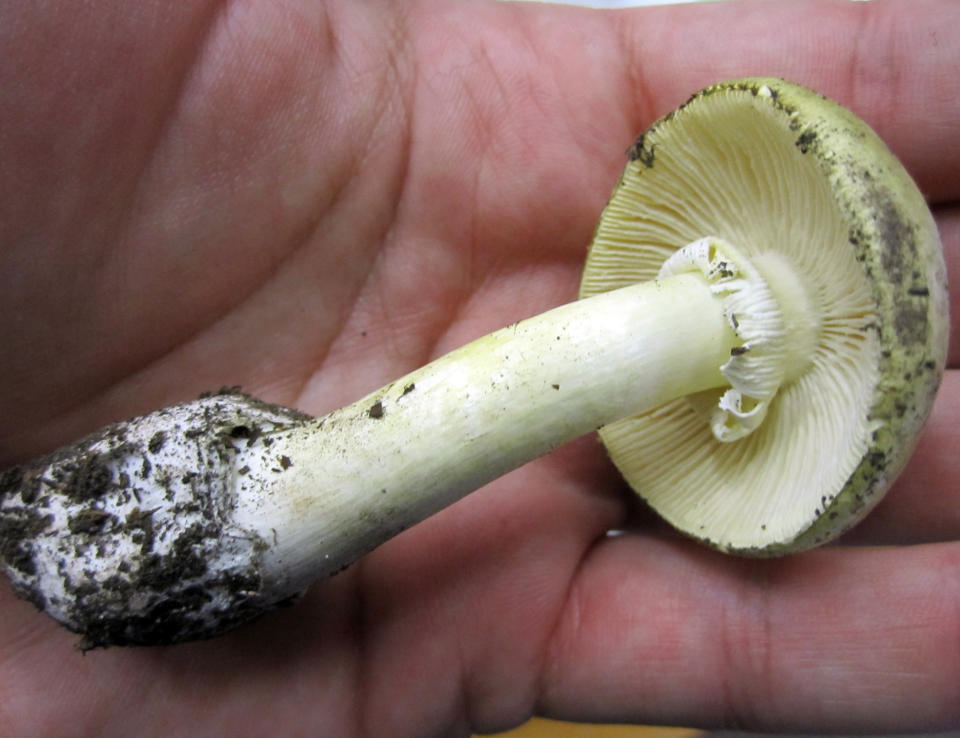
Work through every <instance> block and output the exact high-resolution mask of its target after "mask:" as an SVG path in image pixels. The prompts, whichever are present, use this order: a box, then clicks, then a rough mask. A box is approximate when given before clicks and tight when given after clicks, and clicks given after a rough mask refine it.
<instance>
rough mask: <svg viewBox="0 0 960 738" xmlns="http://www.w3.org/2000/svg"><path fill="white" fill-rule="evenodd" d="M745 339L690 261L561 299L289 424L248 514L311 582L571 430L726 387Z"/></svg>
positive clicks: (289, 566)
mask: <svg viewBox="0 0 960 738" xmlns="http://www.w3.org/2000/svg"><path fill="white" fill-rule="evenodd" d="M738 342H739V339H738V338H737V336H736V335H735V333H734V331H733V330H732V329H731V326H730V323H729V320H728V318H727V317H726V316H725V315H724V307H723V303H722V300H720V299H718V298H717V297H716V296H715V295H714V294H713V293H712V292H711V290H710V287H709V286H708V284H707V283H706V282H705V281H704V280H703V279H702V278H701V277H699V276H698V275H693V274H681V275H677V276H673V277H669V278H667V279H664V280H657V281H654V282H649V283H645V284H638V285H634V286H631V287H626V288H623V289H620V290H617V291H614V292H609V293H605V294H602V295H598V296H596V297H592V298H589V299H587V300H582V301H579V302H574V303H571V304H568V305H564V306H562V307H559V308H556V309H554V310H550V311H549V312H546V313H543V314H541V315H538V316H536V317H533V318H530V319H528V320H524V321H521V322H519V323H516V324H515V325H512V326H509V327H507V328H503V329H501V330H498V331H496V332H494V333H492V334H490V335H487V336H485V337H483V338H480V339H478V340H476V341H474V342H473V343H470V344H468V345H466V346H464V347H462V348H460V349H459V350H456V351H454V352H452V353H450V354H447V355H446V356H443V357H441V358H439V359H437V360H435V361H433V362H432V363H430V364H428V365H427V366H425V367H423V368H421V369H418V370H416V371H414V372H413V373H411V374H409V375H407V376H406V377H404V378H402V379H400V380H398V381H396V382H393V383H391V384H389V385H387V386H386V387H384V388H382V389H380V390H378V391H376V392H374V393H372V394H371V395H369V396H367V397H366V398H364V399H362V400H360V401H359V402H356V403H354V404H352V405H350V406H348V407H345V408H343V409H341V410H337V411H335V412H333V413H331V414H330V415H327V416H325V417H323V418H318V419H316V420H312V421H309V422H307V423H305V424H303V425H301V426H299V427H297V428H294V429H291V430H289V431H285V432H284V433H283V434H282V435H281V437H279V438H277V439H276V441H275V443H274V446H273V455H274V456H275V455H276V454H278V453H282V454H284V455H285V456H286V458H287V459H289V464H288V468H287V469H285V470H283V471H282V472H281V473H276V472H271V471H270V470H269V469H266V468H263V467H260V468H258V469H252V470H251V471H250V472H249V473H248V475H247V476H246V478H245V479H244V480H243V481H241V490H242V491H241V494H240V498H241V499H244V500H249V501H250V503H251V504H247V505H244V507H243V510H244V513H243V514H242V515H240V516H239V518H238V522H239V523H240V524H241V525H242V526H243V527H248V528H251V529H260V530H261V531H262V532H263V533H266V531H271V533H270V535H271V536H272V535H273V534H272V531H276V535H275V541H276V545H275V546H273V547H272V548H271V551H270V554H269V558H270V559H274V560H275V561H276V570H277V572H278V574H279V573H280V572H284V575H285V576H288V577H290V578H291V580H292V582H293V583H294V586H295V587H299V586H303V585H306V584H308V583H309V582H310V581H312V580H313V579H315V578H316V577H317V576H318V575H323V574H328V573H331V572H334V571H337V570H338V569H340V568H342V567H343V566H345V565H347V564H349V563H350V562H351V561H353V560H355V559H356V558H358V557H359V556H360V555H362V554H363V553H365V552H366V551H368V550H370V549H372V548H374V547H375V546H377V545H379V544H380V543H382V542H384V541H385V540H386V539H388V538H390V537H392V536H393V535H395V534H396V533H397V532H399V531H401V530H403V529H405V528H407V527H409V526H410V525H412V524H414V523H417V522H419V521H421V520H423V519H425V518H426V517H428V516H430V515H432V514H433V513H435V512H437V511H438V510H440V509H442V508H443V507H446V506H447V505H449V504H451V503H452V502H454V501H456V500H457V499H459V498H460V497H462V496H464V495H465V494H467V493H469V492H471V491H472V490H475V489H477V488H478V487H480V486H482V485H484V484H486V483H487V482H489V481H491V480H493V479H496V478H497V477H499V476H501V475H503V474H505V473H506V472H508V471H510V470H512V469H515V468H517V467H519V466H521V465H523V464H525V463H526V462H528V461H530V460H532V459H535V458H537V457H539V456H541V455H543V454H545V453H547V452H548V451H550V450H552V449H554V448H556V447H557V446H559V445H561V444H563V443H565V442H567V441H569V440H572V439H574V438H577V437H579V436H581V435H584V434H586V433H588V432H590V431H593V430H595V429H597V428H598V427H600V426H602V425H604V424H606V423H609V422H611V421H614V420H618V419H620V418H623V417H626V416H628V415H630V414H633V413H635V412H639V411H642V410H648V409H651V408H654V407H657V406H659V405H661V404H663V403H665V402H667V401H669V400H673V399H676V398H678V397H682V396H684V395H687V394H690V393H693V392H699V391H701V390H705V389H709V388H714V387H719V386H722V385H725V384H726V380H725V379H724V377H723V375H722V374H721V371H720V367H721V366H722V365H723V364H724V363H725V362H726V361H728V360H729V358H730V353H731V350H732V349H733V347H734V346H735V345H738ZM238 461H239V460H238ZM269 465H270V466H275V463H274V462H272V461H270V462H269Z"/></svg>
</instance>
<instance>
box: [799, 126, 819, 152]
mask: <svg viewBox="0 0 960 738" xmlns="http://www.w3.org/2000/svg"><path fill="white" fill-rule="evenodd" d="M816 140H817V134H816V131H804V132H803V133H801V134H800V137H799V138H798V139H797V140H796V142H795V144H796V147H797V148H798V149H800V153H801V154H806V153H807V152H808V151H809V150H810V147H811V146H813V144H814V143H815V142H816Z"/></svg>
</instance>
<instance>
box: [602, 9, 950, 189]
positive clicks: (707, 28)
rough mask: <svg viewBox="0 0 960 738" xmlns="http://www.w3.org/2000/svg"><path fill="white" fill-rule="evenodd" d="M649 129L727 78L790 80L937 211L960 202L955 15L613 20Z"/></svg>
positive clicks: (643, 15)
mask: <svg viewBox="0 0 960 738" xmlns="http://www.w3.org/2000/svg"><path fill="white" fill-rule="evenodd" d="M615 18H616V22H617V23H619V24H620V34H621V39H622V41H623V56H624V58H625V59H626V60H627V61H628V64H627V68H628V70H629V73H630V76H629V79H628V80H627V83H626V85H625V88H626V90H627V92H626V93H625V97H626V98H630V99H633V100H635V101H636V103H635V119H636V120H637V122H638V125H639V126H641V127H642V126H645V125H647V124H648V123H649V122H650V121H651V119H652V117H653V116H656V115H663V114H665V113H667V112H668V111H669V110H671V109H673V108H674V107H675V106H676V105H677V104H679V103H681V102H683V100H684V99H686V97H687V96H689V94H690V92H691V91H693V90H697V89H700V88H701V87H704V86H705V85H708V84H710V83H713V82H716V81H718V80H721V79H724V78H732V77H739V76H746V75H758V74H759V75H764V76H776V77H785V78H787V79H791V80H793V81H795V82H799V83H801V84H806V85H808V86H810V87H813V88H814V89H816V90H818V91H819V92H822V93H823V94H825V95H827V96H829V97H832V98H834V99H836V100H838V101H839V102H841V103H842V104H844V105H846V106H847V107H850V108H851V109H853V110H854V111H855V112H856V113H857V114H858V115H860V116H861V117H863V118H864V119H865V120H866V121H867V122H868V123H869V124H870V125H871V126H873V127H874V128H875V129H876V131H877V132H878V133H879V134H880V136H881V138H883V139H884V140H885V141H886V142H887V144H888V145H889V146H890V148H891V149H892V150H893V151H894V153H896V154H897V155H898V156H899V157H900V158H901V159H902V160H903V162H904V164H905V165H906V167H907V169H908V170H910V172H911V173H912V174H913V175H914V176H915V177H916V178H917V179H918V181H919V184H920V186H921V189H923V190H924V191H925V192H926V193H927V194H928V196H929V197H931V198H932V199H933V200H935V201H946V200H952V199H956V198H957V197H958V196H960V178H958V177H957V176H956V172H957V171H958V168H960V147H957V146H956V145H955V144H956V141H955V136H956V131H957V128H958V125H960V94H958V91H960V79H958V78H957V76H956V74H955V70H956V69H957V68H958V67H960V44H957V43H954V42H953V39H955V36H956V32H955V31H954V30H952V29H956V28H958V27H960V4H957V3H955V2H946V1H937V0H924V1H921V2H916V3H909V4H907V3H896V2H872V3H831V2H805V3H766V2H756V3H752V2H742V3H719V4H716V5H714V4H708V5H690V6H679V7H663V8H651V9H646V10H643V11H638V12H635V13H630V14H622V15H619V14H618V15H616V16H615Z"/></svg>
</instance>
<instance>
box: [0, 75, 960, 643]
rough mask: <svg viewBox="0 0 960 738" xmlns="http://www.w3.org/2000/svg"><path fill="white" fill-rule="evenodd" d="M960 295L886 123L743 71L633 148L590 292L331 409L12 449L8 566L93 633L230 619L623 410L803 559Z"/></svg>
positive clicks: (658, 457)
mask: <svg viewBox="0 0 960 738" xmlns="http://www.w3.org/2000/svg"><path fill="white" fill-rule="evenodd" d="M946 316H947V296H946V279H945V268H944V264H943V259H942V254H941V250H940V244H939V239H938V236H937V232H936V227H935V224H934V222H933V219H932V217H931V215H930V212H929V210H928V209H927V207H926V204H925V203H924V200H923V197H922V196H921V195H920V193H919V192H918V190H917V188H916V186H915V185H914V184H913V182H912V181H911V180H910V178H909V176H908V175H907V174H906V172H905V171H904V170H903V168H902V167H901V166H900V164H899V163H898V162H897V161H896V159H895V158H894V157H893V155H892V154H891V153H890V152H889V151H888V150H887V149H886V148H885V147H884V145H883V144H882V143H881V141H880V140H879V139H878V138H877V137H876V135H875V134H874V133H873V132H872V131H870V129H869V128H868V127H867V126H866V124H864V123H863V122H861V121H860V120H858V119H857V118H855V117H854V116H853V115H852V114H851V113H849V112H847V111H846V110H844V109H843V108H841V107H840V106H838V105H837V104H835V103H833V102H830V101H828V100H826V99H824V98H821V97H819V96H817V95H815V94H814V93H812V92H810V91H807V90H805V89H803V88H800V87H797V86H795V85H792V84H789V83H787V82H783V81H780V80H773V79H745V80H737V81H732V82H726V83H722V84H718V85H715V86H713V87H710V88H707V89H705V90H703V91H701V92H699V93H697V94H696V95H694V96H693V97H692V98H691V99H690V100H689V101H688V102H687V103H686V104H685V105H683V106H682V107H681V108H680V109H678V110H677V111H675V112H674V113H671V114H669V115H668V116H666V117H665V118H662V119H661V120H659V121H658V122H657V123H655V124H654V125H653V127H652V128H651V129H650V130H649V131H648V132H647V133H645V134H644V135H643V136H642V137H641V138H640V139H639V140H638V141H637V143H636V144H635V145H634V146H633V147H632V148H631V150H630V161H629V163H628V165H627V167H626V170H625V172H624V174H623V176H622V178H621V180H620V182H619V183H618V185H617V186H616V189H615V190H614V193H613V196H612V199H611V200H610V202H609V205H608V206H607V207H606V209H605V210H604V212H603V215H602V217H601V220H600V224H599V227H598V229H597V232H596V236H595V239H594V242H593V245H592V246H591V249H590V253H589V256H588V259H587V264H586V269H585V272H584V277H583V282H582V286H581V299H580V300H577V301H575V302H573V303H570V304H568V305H564V306H561V307H558V308H555V309H554V310H551V311H548V312H546V313H544V314H542V315H539V316H536V317H533V318H530V319H528V320H524V321H521V322H519V323H516V324H514V325H511V326H508V327H507V328H504V329H501V330H499V331H497V332H495V333H492V334H490V335H488V336H485V337H483V338H480V339H478V340H476V341H474V342H473V343H470V344H468V345H466V346H464V347H462V348H460V349H458V350H456V351H454V352H452V353H450V354H448V355H446V356H443V357H441V358H440V359H437V360H436V361H434V362H432V363H431V364H429V365H427V366H425V367H423V368H421V369H419V370H417V371H414V372H412V373H411V374H409V375H407V376H406V377H403V378H402V379H399V380H397V381H396V382H393V383H391V384H389V385H387V386H386V387H384V388H382V389H380V390H377V391H376V392H374V393H372V394H370V395H368V396H367V397H365V398H363V399H361V400H359V401H358V402H356V403H354V404H352V405H350V406H348V407H345V408H343V409H341V410H337V411H335V412H333V413H331V414H329V415H326V416H324V417H321V418H311V417H309V416H306V415H303V414H301V413H299V412H296V411H294V410H290V409H287V408H282V407H278V406H275V405H270V404H267V403H264V402H261V401H260V400H257V399H255V398H253V397H250V396H248V395H245V394H242V393H240V392H239V391H233V390H229V391H222V392H219V393H214V394H211V395H207V396H204V397H201V398H200V399H198V400H196V401H193V402H188V403H185V404H181V405H177V406H174V407H171V408H166V409H163V410H159V411H157V412H154V413H151V414H149V415H145V416H143V417H140V418H136V419H134V420H130V421H127V422H123V423H118V424H115V425H112V426H109V427H107V428H105V429H103V430H101V431H99V432H97V433H94V434H93V435H91V436H89V437H87V438H85V439H83V440H81V441H79V442H77V443H75V444H73V445H71V446H68V447H66V448H63V449H60V450H58V451H55V452H54V453H52V454H51V455H49V456H47V457H44V458H42V459H37V460H35V461H32V462H28V463H26V464H24V465H21V466H19V467H16V468H14V469H11V470H8V471H7V472H4V473H3V474H2V475H0V558H2V562H3V567H4V569H5V571H6V573H7V574H8V576H9V578H10V579H11V581H12V583H13V587H14V590H15V591H16V592H17V593H18V594H19V595H20V596H22V597H24V598H26V599H28V600H30V601H31V602H33V603H34V604H35V605H36V606H37V607H38V608H39V609H41V610H44V611H46V612H47V613H48V614H50V615H51V616H53V617H54V618H55V619H57V620H58V621H59V622H60V623H62V624H63V625H65V626H66V627H67V628H69V629H71V630H73V631H75V632H78V633H81V634H82V635H83V638H84V641H83V642H84V645H86V646H89V647H93V646H105V645H122V644H158V643H172V642H178V641H183V640H189V639H196V638H206V637H211V636H214V635H217V634H219V633H222V632H224V631H226V630H229V629H230V628H232V627H234V626H236V625H238V624H240V623H242V622H244V621H246V620H248V619H250V618H253V617H255V616H257V615H259V614H261V613H263V612H265V611H267V610H269V609H271V608H273V607H275V606H277V605H278V604H280V603H283V602H286V601H289V600H291V599H294V598H296V597H297V596H299V594H300V593H301V592H303V590H304V589H305V588H306V587H307V586H309V584H310V583H311V582H313V581H314V580H316V579H317V578H320V577H323V576H326V575H330V574H334V573H336V572H337V571H339V570H340V569H342V568H343V567H345V566H347V565H349V564H350V563H351V562H353V561H354V560H356V559H357V558H359V557H360V556H362V555H363V554H364V553H366V552H368V551H370V550H371V549H373V548H374V547H376V546H378V545H379V544H381V543H382V542H384V541H385V540H387V539H389V538H390V537H392V536H393V535H395V534H397V533H399V532H400V531H402V530H404V529H405V528H407V527H409V526H411V525H413V524H415V523H416V522H418V521H420V520H422V519H424V518H425V517H427V516H429V515H431V514H432V513H434V512H436V511H437V510H439V509H441V508H443V507H444V506H446V505H449V504H451V503H452V502H454V501H456V500H457V499H459V498H460V497H462V496H463V495H465V494H467V493H468V492H470V491H472V490H474V489H476V488H478V487H480V486H482V485H483V484H485V483H486V482H488V481H491V480H493V479H495V478H496V477H499V476H501V475H502V474H504V473H506V472H508V471H510V470H511V469H514V468H516V467H518V466H520V465H522V464H524V463H525V462H527V461H529V460H531V459H533V458H536V457H538V456H540V455H542V454H544V453H546V452H548V451H550V450H551V449H553V448H555V447H557V446H558V445H560V444H562V443H564V442H566V441H568V440H571V439H573V438H575V437H578V436H580V435H583V434H585V433H588V432H591V431H593V430H595V429H597V428H600V429H601V430H600V436H601V438H602V440H603V442H604V443H605V444H606V446H607V448H608V449H609V451H610V454H611V457H612V459H613V461H614V463H615V464H616V465H617V466H618V468H619V469H620V470H621V471H622V473H623V475H624V477H625V478H626V479H627V481H628V482H629V483H630V484H631V485H632V486H633V487H634V488H635V489H636V491H637V492H638V493H639V494H641V495H642V496H643V497H644V498H646V500H647V501H648V502H649V503H650V504H651V505H652V506H653V507H654V508H655V509H656V510H657V511H658V512H660V514H662V515H663V516H664V517H665V518H666V519H667V520H668V521H669V522H671V523H672V524H673V525H674V526H676V527H677V528H679V529H680V530H682V531H684V532H685V533H687V534H688V535H690V536H693V537H695V538H698V539H701V540H703V541H705V542H707V543H709V544H710V545H712V546H714V547H716V548H718V549H721V550H724V551H729V552H734V553H740V554H748V555H762V556H766V555H776V554H783V553H787V552H791V551H799V550H802V549H804V548H807V547H809V546H812V545H815V544H819V543H822V542H824V541H826V540H829V539H830V538H832V537H834V536H836V535H838V534H839V533H841V532H842V531H843V530H845V529H847V528H848V527H849V526H851V525H852V524H853V523H854V522H855V521H856V520H858V519H859V518H860V517H861V516H862V515H863V514H865V512H866V511H867V510H868V509H869V508H870V507H871V506H872V505H874V504H875V503H876V501H877V500H879V498H880V497H881V495H882V494H883V492H884V491H885V490H886V489H887V488H888V487H889V486H890V484H891V483H892V482H893V480H894V478H895V477H896V475H897V473H898V472H899V471H900V470H901V469H902V467H903V466H904V464H905V462H906V460H907V458H908V456H909V454H910V452H911V450H912V447H913V445H914V443H915V440H916V437H917V435H918V433H919V430H920V428H921V426H922V424H923V422H924V420H925V418H926V416H927V414H928V412H929V410H930V407H931V404H932V401H933V397H934V394H935V392H936V389H937V386H938V383H939V378H940V376H941V374H942V371H943V368H944V365H945V360H946V339H947V332H948V326H947V317H946Z"/></svg>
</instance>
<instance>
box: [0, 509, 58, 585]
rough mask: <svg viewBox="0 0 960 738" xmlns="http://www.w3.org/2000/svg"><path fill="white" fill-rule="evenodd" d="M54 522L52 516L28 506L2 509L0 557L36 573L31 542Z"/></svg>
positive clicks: (29, 573)
mask: <svg viewBox="0 0 960 738" xmlns="http://www.w3.org/2000/svg"><path fill="white" fill-rule="evenodd" d="M52 522H53V517H52V516H50V515H43V514H41V513H38V512H37V511H35V510H31V509H28V508H17V509H7V510H3V511H0V558H2V559H3V561H5V562H6V564H7V566H10V567H13V568H14V569H17V570H18V571H20V572H23V573H24V574H26V575H28V576H32V575H33V574H35V573H36V569H37V567H36V564H35V563H34V561H33V556H32V555H31V552H30V547H29V543H30V541H31V540H32V539H33V538H35V537H36V536H38V535H39V534H40V533H42V532H43V531H44V530H46V529H47V527H48V526H49V525H50V524H51V523H52Z"/></svg>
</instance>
